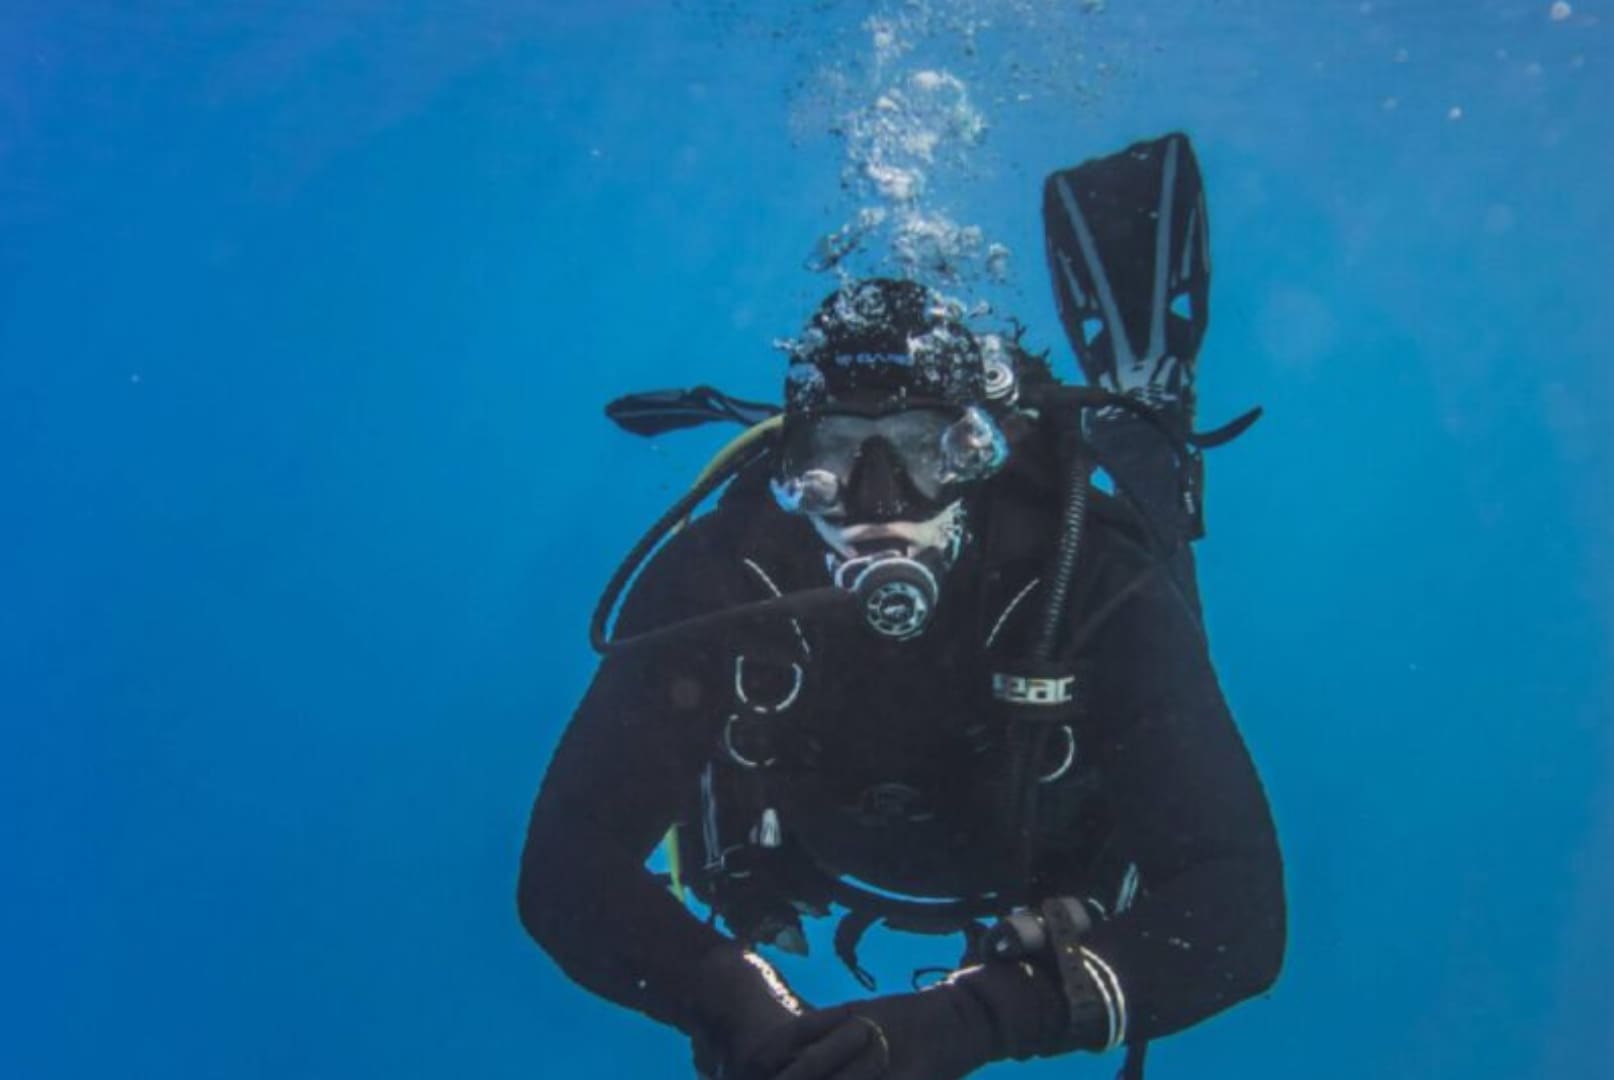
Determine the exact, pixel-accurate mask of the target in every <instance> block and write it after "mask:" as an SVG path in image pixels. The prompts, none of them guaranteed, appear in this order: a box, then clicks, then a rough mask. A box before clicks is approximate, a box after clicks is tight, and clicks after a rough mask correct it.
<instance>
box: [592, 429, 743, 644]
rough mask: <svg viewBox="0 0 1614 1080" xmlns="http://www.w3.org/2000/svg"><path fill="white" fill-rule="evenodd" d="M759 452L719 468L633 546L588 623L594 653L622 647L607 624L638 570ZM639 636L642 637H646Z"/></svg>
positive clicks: (612, 576) (693, 488)
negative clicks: (668, 537) (686, 519)
mask: <svg viewBox="0 0 1614 1080" xmlns="http://www.w3.org/2000/svg"><path fill="white" fill-rule="evenodd" d="M760 453H761V452H760V451H759V453H758V454H749V455H745V456H744V457H742V458H739V459H736V460H735V462H734V463H733V464H731V465H730V466H728V467H727V468H724V469H719V470H718V471H717V472H714V473H713V474H712V475H711V476H708V477H706V478H705V479H704V480H702V481H701V482H700V483H698V484H696V485H695V486H694V487H692V488H690V489H689V491H687V492H685V493H684V495H683V497H682V498H680V499H679V500H678V501H677V502H675V503H673V504H672V506H671V507H669V508H668V510H667V512H666V513H664V514H662V515H661V517H659V518H657V519H656V523H655V524H654V525H652V526H650V529H649V530H648V531H647V532H646V533H645V534H644V535H643V536H641V537H640V538H639V542H638V543H636V544H634V545H633V547H632V549H630V550H629V551H628V554H627V556H626V557H624V558H623V560H622V562H621V563H620V564H618V566H617V568H616V572H615V573H613V574H612V575H611V580H610V581H608V582H606V585H605V591H604V592H602V593H601V594H600V599H599V602H598V603H597V604H595V605H594V616H593V618H591V619H590V620H589V624H588V641H589V644H590V645H592V646H593V647H594V651H595V652H597V653H606V652H610V651H611V650H612V648H613V647H614V646H615V645H617V644H619V643H617V642H613V641H611V639H610V636H609V634H608V633H607V624H608V623H609V622H610V621H611V613H612V612H613V611H615V610H616V605H617V601H618V600H620V599H621V598H622V592H623V590H624V589H626V588H627V586H628V582H629V581H631V580H633V575H634V574H636V573H638V572H639V567H640V566H642V565H643V564H644V561H645V559H647V558H648V557H649V556H650V553H651V552H652V551H654V550H655V549H656V546H657V545H659V544H660V543H661V541H662V540H663V539H665V538H666V536H667V534H668V533H670V532H672V531H673V529H674V528H675V527H677V525H678V523H679V522H681V521H683V520H684V519H685V518H687V517H688V516H689V515H690V514H691V513H692V512H693V511H694V509H695V507H697V506H699V505H700V504H701V503H702V502H703V501H704V500H705V499H706V497H707V496H708V495H710V494H711V493H712V492H714V491H716V490H717V489H718V488H720V487H722V486H723V484H725V483H726V482H728V480H729V479H730V478H732V477H733V476H734V475H735V474H737V473H738V472H739V471H740V470H741V469H743V468H745V467H746V466H747V465H749V464H751V462H753V461H755V460H756V459H757V457H758V456H760ZM640 636H641V637H643V636H644V635H640Z"/></svg>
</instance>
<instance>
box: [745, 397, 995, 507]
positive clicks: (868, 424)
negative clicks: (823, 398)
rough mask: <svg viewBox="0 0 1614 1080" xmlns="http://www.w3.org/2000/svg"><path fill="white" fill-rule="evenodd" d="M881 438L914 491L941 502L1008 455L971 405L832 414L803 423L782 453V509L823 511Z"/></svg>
mask: <svg viewBox="0 0 1614 1080" xmlns="http://www.w3.org/2000/svg"><path fill="white" fill-rule="evenodd" d="M874 439H880V440H881V441H882V442H884V443H885V444H886V446H888V447H889V448H890V450H891V451H892V453H893V454H894V456H895V458H896V460H897V462H898V463H900V465H901V467H902V471H903V472H904V473H906V474H907V476H908V479H909V481H910V482H911V483H912V484H913V486H914V489H915V490H916V491H917V492H918V493H919V494H920V495H922V496H924V497H925V498H926V499H936V500H939V499H941V498H942V496H943V495H944V493H945V489H946V488H947V486H948V485H949V484H956V483H968V482H970V481H974V480H981V479H984V478H986V477H988V476H990V475H992V473H994V472H996V471H997V470H998V468H1000V467H1001V466H1002V464H1003V461H1004V459H1005V458H1006V456H1007V444H1006V443H1005V442H1004V440H1003V435H1002V433H1001V432H1000V431H999V430H998V428H997V425H996V424H994V423H993V422H992V419H991V417H989V416H988V415H987V414H986V413H985V412H983V411H982V410H980V409H978V408H976V407H974V406H971V407H970V408H968V409H965V410H964V412H963V413H962V414H961V415H960V414H958V413H956V412H952V411H949V410H941V409H906V410H903V411H901V412H895V413H890V414H887V415H885V416H857V415H852V414H845V413H833V414H830V415H827V416H821V417H818V418H817V419H815V420H814V421H813V422H812V423H811V424H809V425H804V426H803V428H802V429H801V430H800V431H798V432H797V433H796V436H795V437H794V438H793V439H792V440H791V444H790V445H788V446H787V447H786V451H785V478H784V479H782V480H780V481H778V482H777V483H776V485H775V487H776V494H777V495H778V496H779V500H780V505H782V506H785V507H786V509H793V510H797V511H799V512H803V513H824V512H826V511H827V510H829V509H831V508H833V507H834V506H836V505H838V504H839V502H840V499H841V497H842V496H843V495H844V494H845V493H846V492H847V490H848V489H849V488H850V486H851V483H852V476H853V473H854V471H855V470H856V467H857V464H858V461H859V458H860V457H861V456H862V455H864V453H865V452H866V450H867V447H868V445H869V443H870V442H871V441H872V440H874Z"/></svg>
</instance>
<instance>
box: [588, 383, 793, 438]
mask: <svg viewBox="0 0 1614 1080" xmlns="http://www.w3.org/2000/svg"><path fill="white" fill-rule="evenodd" d="M778 412H779V407H778V406H777V405H768V404H765V403H763V402H758V401H744V400H742V399H740V398H736V397H730V396H729V395H727V394H725V393H723V392H722V391H720V390H716V389H713V388H712V387H710V386H693V387H690V388H689V389H688V390H645V391H643V392H641V393H637V394H627V395H624V396H623V397H619V398H617V399H616V400H615V401H613V402H611V403H610V404H609V405H607V406H606V407H605V415H606V416H608V417H610V418H611V419H612V420H614V421H615V422H616V424H617V426H618V427H620V428H622V429H623V430H624V431H631V432H632V433H633V434H635V435H661V434H664V433H665V432H668V431H677V430H679V429H680V428H690V427H696V426H698V425H700V424H710V423H714V422H716V421H720V420H731V421H733V422H734V423H737V424H744V425H745V426H746V427H750V426H752V425H753V424H760V423H761V422H762V421H764V420H766V419H768V418H769V417H770V416H774V415H777V414H778Z"/></svg>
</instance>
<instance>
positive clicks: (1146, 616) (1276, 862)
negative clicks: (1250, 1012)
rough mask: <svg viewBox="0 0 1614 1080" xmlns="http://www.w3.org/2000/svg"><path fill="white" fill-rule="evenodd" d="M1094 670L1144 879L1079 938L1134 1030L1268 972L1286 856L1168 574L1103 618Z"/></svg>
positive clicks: (1222, 996) (1222, 1005) (1111, 769)
mask: <svg viewBox="0 0 1614 1080" xmlns="http://www.w3.org/2000/svg"><path fill="white" fill-rule="evenodd" d="M1093 671H1094V673H1095V674H1094V684H1093V691H1094V695H1093V700H1092V705H1093V712H1094V715H1095V717H1096V718H1098V721H1099V723H1100V724H1101V729H1100V733H1099V736H1098V738H1097V740H1096V741H1097V744H1098V745H1097V746H1096V747H1095V749H1096V751H1097V753H1098V755H1099V759H1100V760H1099V768H1100V770H1101V773H1102V775H1103V776H1104V782H1105V790H1106V792H1107V793H1108V794H1109V796H1110V797H1111V798H1112V799H1113V801H1114V806H1115V811H1116V814H1115V816H1116V820H1117V821H1118V822H1120V823H1121V826H1120V827H1121V837H1120V839H1121V843H1122V844H1123V849H1122V850H1123V851H1124V852H1126V853H1127V854H1128V856H1129V857H1130V858H1132V859H1134V860H1135V862H1136V866H1137V868H1138V871H1139V878H1138V880H1139V888H1138V889H1137V890H1136V893H1135V896H1134V897H1131V898H1130V899H1131V901H1132V902H1131V903H1130V906H1127V907H1126V910H1124V911H1120V912H1114V911H1112V912H1111V914H1112V917H1111V918H1109V919H1108V920H1104V921H1100V922H1099V923H1098V924H1097V925H1096V926H1095V927H1094V928H1093V929H1092V930H1091V931H1090V932H1089V933H1088V934H1087V935H1086V936H1085V938H1084V939H1083V942H1082V945H1083V947H1084V948H1085V949H1087V950H1089V951H1090V952H1091V953H1092V954H1093V957H1094V958H1095V959H1094V960H1093V961H1092V966H1093V968H1094V970H1096V971H1097V972H1098V975H1099V980H1100V982H1102V983H1103V984H1104V985H1102V986H1101V987H1100V990H1101V991H1102V992H1103V994H1105V995H1107V996H1108V997H1109V998H1111V999H1113V1000H1114V1001H1115V1002H1116V1004H1117V1006H1118V1007H1120V1006H1121V1003H1122V1002H1123V1001H1124V1009H1125V1016H1124V1018H1123V1019H1124V1020H1125V1035H1126V1038H1127V1039H1128V1040H1132V1041H1135V1040H1137V1039H1139V1038H1150V1037H1154V1036H1158V1035H1165V1034H1169V1033H1171V1032H1173V1031H1177V1030H1179V1029H1181V1028H1184V1027H1187V1026H1189V1025H1191V1024H1194V1023H1197V1022H1198V1021H1200V1020H1203V1019H1205V1018H1206V1017H1208V1016H1211V1015H1213V1014H1215V1013H1217V1012H1220V1011H1221V1010H1223V1009H1226V1008H1228V1007H1229V1006H1231V1005H1233V1004H1235V1003H1236V1002H1239V1001H1241V1000H1243V999H1245V998H1248V997H1250V996H1252V995H1255V994H1258V993H1260V992H1262V991H1264V990H1266V989H1267V988H1268V987H1270V986H1271V985H1272V983H1273V982H1274V980H1276V978H1277V976H1278V971H1279V969H1280V967H1281V966H1282V963H1283V954H1284V945H1285V934H1286V930H1285V922H1286V916H1285V901H1284V891H1283V864H1282V859H1281V856H1280V854H1279V850H1278V843H1277V837H1276V833H1275V830H1274V828H1273V824H1272V818H1271V814H1270V811H1269V808H1268V806H1267V800H1266V795H1265V793H1264V792H1263V790H1262V787H1261V782H1260V779H1259V777H1258V776H1257V775H1256V771H1255V768H1254V766H1253V764H1252V763H1251V761H1250V757H1249V754H1248V752H1247V751H1246V749H1245V746H1244V742H1243V740H1242V738H1241V737H1240V735H1239V733H1238V729H1237V728H1236V727H1235V726H1234V723H1233V718H1232V716H1231V715H1230V714H1229V711H1228V708H1227V704H1226V702H1225V701H1224V699H1223V697H1222V692H1221V689H1220V687H1219V686H1218V685H1217V681H1216V675H1215V672H1214V671H1213V669H1212V667H1211V662H1210V658H1209V655H1208V653H1207V651H1206V648H1205V644H1204V639H1203V636H1202V634H1201V632H1200V630H1199V626H1198V623H1197V621H1196V620H1195V618H1194V617H1193V615H1192V613H1191V612H1190V610H1189V608H1188V606H1187V604H1186V603H1185V602H1184V601H1183V600H1182V597H1181V595H1180V594H1179V593H1178V592H1177V591H1176V588H1175V586H1174V585H1173V584H1172V583H1171V582H1170V580H1169V578H1168V577H1167V575H1164V574H1158V573H1157V574H1155V575H1154V576H1153V577H1152V578H1151V579H1149V580H1148V583H1147V584H1146V585H1145V586H1144V587H1143V588H1142V589H1141V590H1140V591H1139V592H1138V594H1137V595H1136V596H1134V597H1133V598H1132V599H1131V600H1130V601H1128V602H1127V603H1126V604H1125V605H1124V606H1123V607H1122V608H1121V609H1120V610H1119V611H1118V612H1117V613H1116V615H1115V616H1114V618H1113V619H1112V620H1111V621H1110V622H1109V623H1108V624H1107V625H1106V626H1105V628H1104V631H1103V632H1102V633H1101V634H1100V643H1099V646H1098V649H1097V655H1096V656H1095V657H1094V663H1093ZM1116 899H1118V898H1106V902H1107V903H1109V904H1110V905H1111V906H1112V908H1113V907H1114V906H1115V900H1116Z"/></svg>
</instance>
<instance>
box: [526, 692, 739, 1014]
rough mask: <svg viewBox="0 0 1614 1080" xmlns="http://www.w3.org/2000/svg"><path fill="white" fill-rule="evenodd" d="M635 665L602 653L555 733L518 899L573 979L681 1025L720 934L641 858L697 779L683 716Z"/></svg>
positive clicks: (533, 929)
mask: <svg viewBox="0 0 1614 1080" xmlns="http://www.w3.org/2000/svg"><path fill="white" fill-rule="evenodd" d="M648 677H649V676H648V673H647V672H645V671H644V670H643V666H642V665H635V664H629V663H627V662H623V663H611V662H608V663H606V664H605V665H604V666H603V667H602V668H601V670H600V672H599V674H598V675H597V676H596V677H595V680H594V684H593V686H592V687H591V688H590V690H589V693H588V695H587V696H586V697H585V698H584V700H583V703H582V705H581V706H580V707H579V708H578V710H577V713H576V715H575V716H574V717H573V720H572V723H571V725H570V727H568V728H567V730H566V733H565V735H564V736H563V737H562V739H561V742H560V746H559V747H558V748H557V749H556V751H555V756H554V759H553V760H552V761H551V762H550V765H549V771H548V774H547V775H546V776H545V778H544V783H543V787H542V788H541V789H540V791H539V793H538V798H537V801H536V803H535V805H534V806H533V811H532V818H531V821H530V823H529V825H528V828H527V844H526V848H525V850H524V851H523V853H522V858H521V875H520V881H519V884H518V888H517V903H518V907H519V910H520V914H521V921H522V923H523V925H525V926H526V928H527V931H528V933H530V934H531V935H532V937H533V939H534V940H536V941H537V942H538V944H539V945H541V946H542V947H543V948H544V950H545V951H546V952H548V953H549V955H550V956H551V957H553V958H554V960H555V962H556V963H557V964H559V965H560V967H561V968H562V969H563V970H564V971H565V972H566V974H567V975H569V976H571V977H572V978H573V979H574V980H575V981H577V982H578V983H580V984H581V985H583V986H585V987H587V988H588V989H590V990H592V991H593V992H595V993H597V994H599V995H600V996H602V997H605V998H607V999H609V1000H611V1001H615V1002H617V1003H618V1004H621V1005H624V1006H627V1007H628V1008H632V1009H636V1010H638V1011H640V1012H643V1013H646V1014H648V1015H650V1016H652V1017H654V1018H656V1019H658V1020H661V1021H663V1022H664V1023H670V1024H675V1025H677V1026H679V1027H681V1028H684V1029H685V1030H688V1029H689V1027H690V1025H691V1023H692V1018H691V1016H690V1011H689V1009H690V1003H691V1002H692V1001H693V999H694V989H695V987H694V986H693V972H694V970H695V968H696V966H697V964H698V963H699V961H700V959H701V958H702V957H703V956H704V955H705V954H707V953H709V952H711V951H712V950H713V949H716V948H718V947H719V946H721V945H723V944H724V943H725V942H727V941H728V939H727V938H725V937H723V936H722V935H721V934H719V933H717V931H715V930H713V929H711V928H710V927H707V926H706V925H704V924H703V923H701V922H700V921H699V920H698V919H696V918H695V917H694V916H693V915H692V914H691V913H690V912H689V911H688V910H687V909H686V908H685V907H684V905H683V904H682V903H680V902H679V901H678V900H677V898H675V897H674V896H673V895H672V894H671V893H670V892H669V891H668V890H667V888H666V886H664V885H662V884H661V883H660V882H659V881H657V880H656V878H655V877H654V876H653V875H652V874H651V873H650V872H649V871H648V870H647V869H646V868H645V860H646V859H647V858H648V857H649V855H650V853H651V851H652V850H654V848H655V846H656V844H657V842H658V841H659V840H660V839H661V837H662V835H663V834H664V833H665V832H666V830H667V828H668V826H669V825H671V824H672V822H673V821H674V820H675V818H676V816H677V811H678V807H679V804H680V800H681V798H682V797H683V795H684V794H685V793H687V792H688V791H690V790H693V789H694V784H695V776H694V773H693V772H692V771H691V770H690V767H689V764H688V759H689V756H690V754H689V748H688V747H684V746H679V745H677V744H676V742H675V740H674V739H673V738H671V737H670V733H671V732H674V731H676V730H677V725H678V723H679V720H680V719H684V720H686V722H687V719H688V718H679V717H676V716H668V715H651V714H650V713H649V712H648V710H647V707H648V706H649V704H650V703H649V702H648V701H647V700H646V699H647V698H649V697H650V695H649V694H645V693H639V692H636V691H637V690H638V689H639V686H640V685H642V680H645V679H646V678H648Z"/></svg>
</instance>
